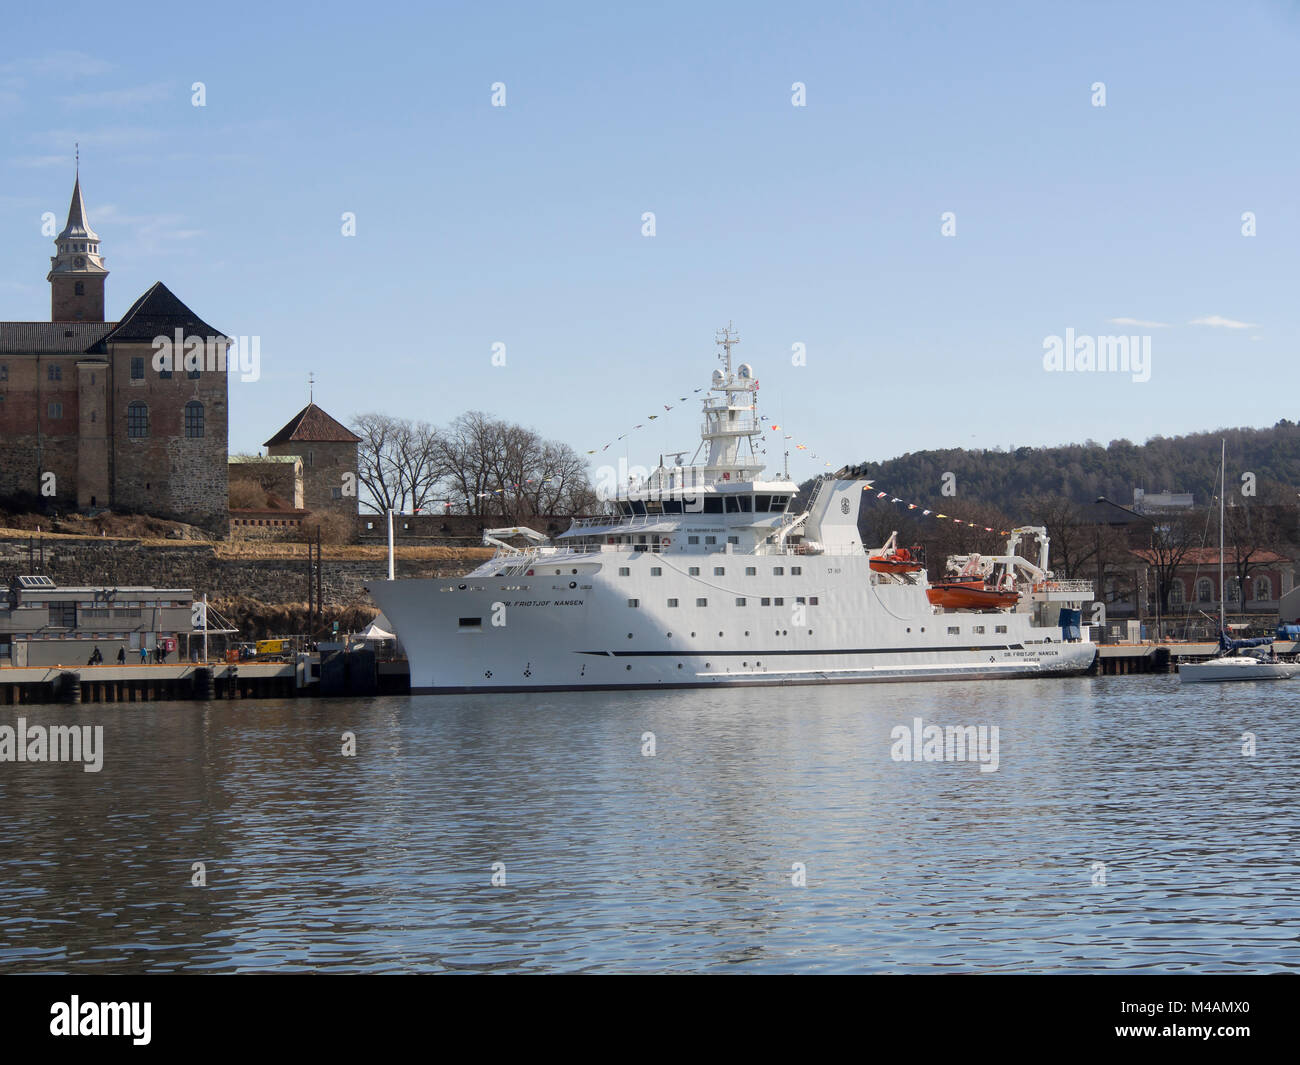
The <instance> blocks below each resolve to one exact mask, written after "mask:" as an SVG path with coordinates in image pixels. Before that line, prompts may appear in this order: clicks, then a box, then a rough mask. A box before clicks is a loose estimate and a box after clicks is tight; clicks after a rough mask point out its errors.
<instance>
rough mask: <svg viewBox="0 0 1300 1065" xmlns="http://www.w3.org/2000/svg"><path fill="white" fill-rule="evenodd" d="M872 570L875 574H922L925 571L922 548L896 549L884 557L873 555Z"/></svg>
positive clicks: (886, 553)
mask: <svg viewBox="0 0 1300 1065" xmlns="http://www.w3.org/2000/svg"><path fill="white" fill-rule="evenodd" d="M871 569H872V570H873V572H875V573H920V572H921V570H923V569H925V563H924V562H923V561H922V559H921V548H919V547H913V548H912V549H911V550H910V551H909V550H908V549H907V548H906V547H895V548H891V549H889V550H888V551H886V552H885V553H884V554H882V555H873V556H872V558H871Z"/></svg>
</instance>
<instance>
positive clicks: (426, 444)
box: [352, 413, 445, 514]
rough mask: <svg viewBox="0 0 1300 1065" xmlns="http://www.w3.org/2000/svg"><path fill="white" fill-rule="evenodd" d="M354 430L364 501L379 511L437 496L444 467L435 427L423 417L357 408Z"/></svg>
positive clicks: (412, 506) (419, 505) (413, 507)
mask: <svg viewBox="0 0 1300 1065" xmlns="http://www.w3.org/2000/svg"><path fill="white" fill-rule="evenodd" d="M352 431H353V432H354V433H356V434H357V436H359V437H361V443H360V445H359V446H358V448H357V478H358V479H359V480H360V481H361V485H362V487H363V488H364V489H365V491H364V493H363V494H362V496H361V500H360V501H361V503H362V505H363V506H366V507H369V508H370V509H371V510H373V511H375V512H376V513H379V514H382V513H383V512H384V511H386V510H388V509H389V508H391V509H392V510H394V511H396V512H398V513H405V512H408V511H417V510H422V509H424V508H425V507H427V506H429V504H430V503H432V502H433V501H434V500H435V499H437V494H438V488H439V482H440V481H441V480H442V477H443V475H444V473H445V469H444V467H443V466H442V463H441V460H442V450H441V448H440V446H439V440H438V433H437V430H436V429H434V428H433V426H431V425H429V424H428V423H427V422H412V421H407V420H405V419H402V418H393V417H390V416H388V415H386V414H374V413H372V414H361V415H358V416H357V417H356V418H354V419H353V425H352Z"/></svg>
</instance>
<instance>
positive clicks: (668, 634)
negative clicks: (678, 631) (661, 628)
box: [664, 632, 673, 640]
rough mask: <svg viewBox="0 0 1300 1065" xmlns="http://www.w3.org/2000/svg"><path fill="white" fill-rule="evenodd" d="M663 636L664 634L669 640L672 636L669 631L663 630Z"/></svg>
mask: <svg viewBox="0 0 1300 1065" xmlns="http://www.w3.org/2000/svg"><path fill="white" fill-rule="evenodd" d="M664 636H666V637H667V638H668V639H670V640H671V639H672V638H673V634H672V633H671V632H665V633H664Z"/></svg>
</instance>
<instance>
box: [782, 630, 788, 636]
mask: <svg viewBox="0 0 1300 1065" xmlns="http://www.w3.org/2000/svg"><path fill="white" fill-rule="evenodd" d="M781 635H782V636H789V635H790V633H789V632H787V631H786V630H785V629H782V630H781Z"/></svg>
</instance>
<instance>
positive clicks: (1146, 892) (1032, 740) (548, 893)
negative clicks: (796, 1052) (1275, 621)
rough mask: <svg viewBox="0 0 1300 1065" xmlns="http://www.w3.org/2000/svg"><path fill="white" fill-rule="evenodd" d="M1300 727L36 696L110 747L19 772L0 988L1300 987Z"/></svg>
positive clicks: (918, 690)
mask: <svg viewBox="0 0 1300 1065" xmlns="http://www.w3.org/2000/svg"><path fill="white" fill-rule="evenodd" d="M1298 705H1300V683H1294V682H1293V683H1280V684H1274V685H1238V686H1233V685H1225V686H1222V687H1218V686H1214V685H1196V686H1192V687H1189V688H1187V689H1185V690H1180V688H1179V686H1178V682H1177V679H1176V678H1174V677H1148V678H1137V677H1119V678H1097V679H1078V680H1063V681H1062V680H1057V681H1012V682H1002V683H996V682H995V683H961V682H954V683H951V684H920V685H863V686H857V685H853V686H836V687H823V688H786V689H782V690H766V691H765V690H761V689H746V690H743V691H732V692H722V693H714V692H709V693H693V692H692V693H680V692H647V693H635V694H628V695H611V694H608V693H600V694H583V695H568V694H566V695H554V694H549V695H544V696H541V697H539V698H531V697H525V696H514V695H507V696H475V697H418V698H411V699H408V698H385V699H378V700H374V701H362V700H358V701H306V700H303V701H296V702H295V701H274V702H261V703H255V702H252V701H245V702H242V703H214V704H207V705H206V706H203V705H199V704H193V703H171V704H156V705H153V706H141V705H119V706H96V705H92V706H85V707H82V708H80V709H77V708H63V707H40V708H27V709H26V710H25V711H23V712H24V714H25V716H26V717H27V719H28V722H29V724H32V723H48V724H56V723H72V722H74V721H79V722H83V723H99V724H103V725H104V730H105V748H106V755H105V764H104V768H103V770H102V771H101V772H100V773H98V774H94V773H85V772H83V771H82V770H81V768H80V767H79V766H77V765H67V764H63V765H59V764H55V765H49V764H46V765H33V764H17V765H16V764H13V763H0V818H3V822H2V824H0V884H2V885H3V893H2V894H0V971H5V972H35V971H54V972H66V971H71V972H78V973H81V972H171V971H177V970H187V971H202V970H214V971H238V970H257V969H265V970H271V969H274V970H285V971H294V970H313V969H319V970H334V971H425V970H474V971H482V970H525V971H548V970H562V971H577V970H615V971H646V970H651V971H686V970H702V969H734V970H751V971H787V970H821V971H867V972H929V971H942V970H956V971H984V972H987V971H1023V970H1032V971H1042V970H1049V971H1069V972H1093V971H1098V970H1108V969H1126V970H1143V971H1160V972H1178V971H1196V972H1218V973H1222V972H1234V971H1277V970H1295V969H1297V968H1300V947H1298V945H1297V936H1298V935H1300V931H1298V930H1300V892H1298V891H1297V888H1298V887H1300V884H1298V882H1297V862H1298V851H1297V846H1298V844H1297V839H1296V813H1295V810H1296V799H1297V794H1298V788H1297V784H1298V778H1300V769H1298V768H1297V759H1296V757H1295V753H1296V749H1297V746H1296V740H1297V713H1296V710H1297V706H1298ZM19 712H20V711H19V708H16V707H5V708H3V710H0V724H8V725H13V724H15V721H16V718H17V717H18V715H19ZM916 716H920V717H922V718H923V719H924V720H925V722H926V723H927V724H928V723H931V722H933V723H938V724H941V725H950V724H951V725H968V724H970V725H980V724H986V725H997V726H999V729H1000V750H999V755H1000V765H999V768H998V770H997V771H996V772H989V773H982V772H980V771H979V768H978V766H977V765H975V764H962V763H941V764H936V763H911V764H909V763H902V762H895V761H893V760H892V759H891V758H890V747H891V739H890V730H891V729H892V728H893V727H894V726H896V725H900V724H902V725H910V724H911V721H912V719H913V718H914V717H916ZM345 730H350V731H352V732H354V733H355V734H356V738H357V754H356V756H355V757H353V758H347V757H343V756H342V755H341V753H340V748H341V741H340V736H341V734H342V733H343V732H344V731H345ZM1244 731H1250V732H1253V733H1254V734H1255V736H1256V737H1257V744H1258V750H1257V753H1256V754H1255V755H1254V757H1245V756H1243V754H1242V751H1241V743H1242V741H1241V734H1242V733H1243V732H1244ZM645 732H653V733H654V735H655V744H656V753H655V755H654V756H653V757H646V756H644V755H643V754H642V753H641V751H642V734H643V733H645ZM195 861H203V862H205V863H206V868H207V886H206V887H192V886H190V877H191V864H192V863H193V862H195ZM1098 861H1100V862H1104V863H1105V866H1106V868H1105V877H1106V884H1105V886H1101V885H1094V883H1093V879H1094V876H1095V874H1094V869H1093V863H1094V862H1098ZM496 862H502V863H504V865H505V879H506V883H505V885H504V886H493V884H492V883H491V880H492V877H493V869H492V866H493V863H496ZM796 862H800V863H803V865H804V866H805V868H806V871H807V872H806V875H807V886H806V887H796V886H793V885H792V882H791V880H792V876H793V875H794V874H793V872H792V868H793V865H794V863H796Z"/></svg>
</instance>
